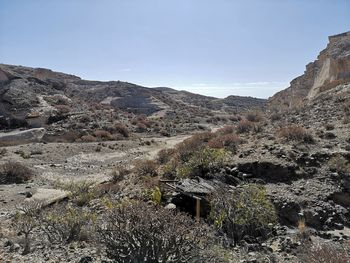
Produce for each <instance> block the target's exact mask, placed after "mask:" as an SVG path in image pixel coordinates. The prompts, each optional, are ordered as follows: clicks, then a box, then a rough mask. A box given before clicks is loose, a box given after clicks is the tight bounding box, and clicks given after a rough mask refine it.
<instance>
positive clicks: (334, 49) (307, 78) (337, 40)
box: [268, 32, 350, 109]
mask: <svg viewBox="0 0 350 263" xmlns="http://www.w3.org/2000/svg"><path fill="white" fill-rule="evenodd" d="M348 82H350V32H346V33H343V34H339V35H335V36H330V37H329V43H328V45H327V47H326V48H325V49H324V50H323V51H321V53H320V54H319V56H318V58H317V60H315V61H314V62H312V63H310V64H308V65H307V66H306V70H305V72H304V74H303V75H301V76H299V77H297V78H295V79H294V80H292V81H291V83H290V86H289V87H288V88H287V89H285V90H283V91H280V92H278V93H277V94H275V95H274V96H273V97H271V98H270V99H269V102H268V104H269V107H270V108H278V109H287V108H294V107H299V106H300V105H302V104H305V103H306V102H308V101H311V100H313V99H314V98H315V97H317V96H318V95H319V94H321V93H323V92H324V91H326V90H329V89H332V88H334V87H336V86H338V85H340V84H345V83H348Z"/></svg>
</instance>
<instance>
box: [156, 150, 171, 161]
mask: <svg viewBox="0 0 350 263" xmlns="http://www.w3.org/2000/svg"><path fill="white" fill-rule="evenodd" d="M174 152H175V151H174V149H162V150H160V151H159V152H158V154H157V161H158V163H159V164H165V163H167V162H169V161H170V159H171V157H172V156H173V154H174Z"/></svg>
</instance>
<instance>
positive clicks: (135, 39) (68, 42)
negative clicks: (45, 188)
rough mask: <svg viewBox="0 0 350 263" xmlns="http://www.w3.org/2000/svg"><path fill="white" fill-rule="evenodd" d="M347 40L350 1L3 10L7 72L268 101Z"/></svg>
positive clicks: (3, 2) (205, 1) (120, 0)
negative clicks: (36, 71)
mask: <svg viewBox="0 0 350 263" xmlns="http://www.w3.org/2000/svg"><path fill="white" fill-rule="evenodd" d="M349 30H350V1H349V0H332V1H331V0H22V1H20V0H0V63H6V64H16V65H24V66H31V67H44V68H50V69H53V70H56V71H61V72H66V73H71V74H75V75H78V76H80V77H82V78H85V79H93V80H124V81H128V82H133V83H137V84H141V85H144V86H151V87H154V86H168V87H173V88H177V89H186V90H189V91H193V92H196V93H202V94H206V95H213V96H216V97H224V96H227V95H229V94H237V95H251V96H256V97H268V96H270V95H272V94H273V93H275V92H276V91H278V90H280V89H283V88H286V87H287V86H288V83H289V81H290V80H292V79H293V78H294V77H296V76H298V75H300V74H302V73H303V71H304V69H305V65H306V64H307V63H308V62H311V61H313V60H314V59H315V58H316V56H317V55H318V53H319V51H320V50H321V49H323V48H324V47H325V46H326V44H327V41H328V40H327V36H329V35H333V34H337V33H341V32H345V31H349Z"/></svg>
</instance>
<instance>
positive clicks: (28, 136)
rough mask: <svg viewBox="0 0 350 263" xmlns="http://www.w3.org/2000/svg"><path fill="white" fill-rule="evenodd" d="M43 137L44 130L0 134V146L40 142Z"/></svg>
mask: <svg viewBox="0 0 350 263" xmlns="http://www.w3.org/2000/svg"><path fill="white" fill-rule="evenodd" d="M44 135H45V129H44V128H36V129H29V130H25V131H12V132H7V133H0V145H1V144H4V145H9V144H20V143H30V142H40V140H41V139H42V138H43V136H44Z"/></svg>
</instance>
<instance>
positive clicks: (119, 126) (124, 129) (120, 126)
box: [115, 123, 129, 138]
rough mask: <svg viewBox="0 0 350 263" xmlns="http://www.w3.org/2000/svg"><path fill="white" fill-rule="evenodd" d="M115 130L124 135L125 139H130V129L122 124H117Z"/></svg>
mask: <svg viewBox="0 0 350 263" xmlns="http://www.w3.org/2000/svg"><path fill="white" fill-rule="evenodd" d="M115 129H116V131H117V132H119V133H120V134H121V135H123V136H124V137H125V138H128V137H129V130H128V128H127V127H126V126H125V125H124V124H122V123H117V124H116V125H115Z"/></svg>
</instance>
